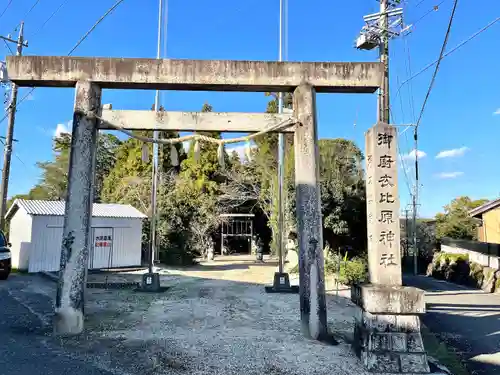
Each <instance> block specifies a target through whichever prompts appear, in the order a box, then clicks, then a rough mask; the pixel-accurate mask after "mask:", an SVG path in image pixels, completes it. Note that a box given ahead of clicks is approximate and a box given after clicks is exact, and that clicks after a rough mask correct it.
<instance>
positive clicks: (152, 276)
mask: <svg viewBox="0 0 500 375" xmlns="http://www.w3.org/2000/svg"><path fill="white" fill-rule="evenodd" d="M162 23H163V0H159V4H158V40H157V42H158V43H157V49H156V58H157V59H160V57H161V36H162ZM154 110H155V111H156V112H158V111H159V110H160V90H156V93H155V104H154ZM159 138H160V134H159V131H158V130H154V131H153V139H154V140H155V141H158V140H159ZM158 154H159V147H158V143H157V142H154V143H153V167H152V176H151V224H150V225H151V228H150V229H151V231H150V241H151V249H150V255H149V262H148V273H146V274H144V275H143V277H142V289H143V290H144V291H148V292H160V291H161V290H162V288H161V286H160V274H159V273H157V272H154V269H153V265H154V257H155V254H156V253H157V251H156V247H157V239H156V220H157V195H158V169H159V165H158V164H159V163H158V159H159V155H158Z"/></svg>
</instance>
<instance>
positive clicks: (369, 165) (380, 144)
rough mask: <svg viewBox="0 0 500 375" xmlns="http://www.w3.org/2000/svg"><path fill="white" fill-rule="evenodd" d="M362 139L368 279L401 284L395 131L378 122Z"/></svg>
mask: <svg viewBox="0 0 500 375" xmlns="http://www.w3.org/2000/svg"><path fill="white" fill-rule="evenodd" d="M365 141H366V175H367V177H366V179H367V181H366V209H367V221H368V223H367V224H368V228H367V229H368V269H369V273H370V282H371V283H372V284H376V285H384V286H401V284H402V273H401V251H400V228H399V195H398V176H397V172H398V166H397V160H398V154H397V130H396V128H394V127H393V126H391V125H388V124H385V123H377V124H376V125H375V126H373V127H372V128H370V129H369V130H368V131H367V132H366V135H365Z"/></svg>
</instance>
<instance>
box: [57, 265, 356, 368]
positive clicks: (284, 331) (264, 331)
mask: <svg viewBox="0 0 500 375" xmlns="http://www.w3.org/2000/svg"><path fill="white" fill-rule="evenodd" d="M275 268H276V266H275V265H273V264H263V265H262V264H255V262H253V260H252V259H251V258H248V259H246V260H245V258H243V260H242V258H241V257H239V258H236V259H231V258H229V259H227V258H225V259H223V260H218V261H216V262H213V263H207V264H205V263H202V264H200V265H199V266H197V267H194V268H189V269H185V270H173V269H168V270H162V271H160V273H161V274H162V285H164V286H169V287H170V289H169V290H167V291H166V292H165V293H162V294H155V295H153V294H143V293H138V292H135V291H132V290H103V289H88V290H87V304H86V311H85V313H86V317H87V320H86V330H85V334H84V335H82V336H81V337H78V338H72V339H64V340H63V341H62V344H63V345H65V346H66V347H68V348H73V349H75V350H79V351H83V352H85V353H86V355H88V356H99V358H100V360H101V361H104V362H105V363H107V365H108V366H109V367H115V366H116V365H117V364H120V366H121V367H123V368H127V369H129V371H130V372H131V373H145V374H246V375H250V374H262V373H266V374H269V375H274V374H276V375H278V374H290V375H294V374H329V375H347V374H349V375H352V374H360V375H364V374H366V372H365V371H364V370H363V368H362V367H361V364H360V362H359V361H358V359H357V358H356V357H355V356H354V354H353V352H352V351H351V348H350V344H349V343H348V342H347V340H346V339H348V337H349V336H350V335H351V334H352V329H353V328H352V323H353V305H352V304H351V303H350V301H349V300H348V299H347V298H346V297H347V296H346V295H345V293H346V292H345V291H344V292H340V295H339V296H335V295H329V296H328V320H329V325H330V328H331V331H332V332H333V334H334V335H335V337H336V338H337V339H339V340H340V341H341V343H340V345H338V346H330V345H326V344H322V343H318V342H315V341H310V340H306V339H304V338H303V337H302V334H301V332H300V321H299V318H300V317H299V314H300V312H299V299H298V295H282V294H271V295H269V294H266V293H265V291H264V288H263V284H268V283H270V281H271V280H272V276H273V273H274V272H275ZM105 277H106V275H103V274H98V275H92V276H91V278H92V281H103V280H104V278H105ZM140 277H141V275H140V272H135V273H132V274H113V275H109V276H108V281H136V280H140ZM293 283H297V281H296V280H293V278H292V284H293ZM342 293H344V295H342Z"/></svg>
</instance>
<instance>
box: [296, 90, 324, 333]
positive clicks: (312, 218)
mask: <svg viewBox="0 0 500 375" xmlns="http://www.w3.org/2000/svg"><path fill="white" fill-rule="evenodd" d="M293 100H294V105H293V108H294V114H295V118H296V119H297V120H298V121H299V123H300V124H299V125H298V126H297V130H296V131H295V137H294V147H295V171H296V175H295V191H296V196H297V209H296V211H297V229H298V231H297V234H298V247H299V259H300V262H299V274H300V281H299V282H300V315H301V323H302V332H303V333H304V335H305V336H309V337H311V338H314V339H321V338H322V337H324V338H326V337H327V333H328V332H327V323H326V298H325V260H324V258H323V230H322V228H323V224H322V216H321V192H320V189H319V149H318V129H317V121H316V93H315V91H314V88H313V87H312V86H310V85H307V84H303V85H300V86H299V87H297V89H296V90H295V92H294V94H293Z"/></svg>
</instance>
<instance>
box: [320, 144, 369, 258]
mask: <svg viewBox="0 0 500 375" xmlns="http://www.w3.org/2000/svg"><path fill="white" fill-rule="evenodd" d="M319 153H320V163H319V168H320V186H321V206H322V213H323V228H324V237H325V241H326V242H328V244H329V245H330V247H331V248H332V249H340V248H345V247H346V246H349V247H351V248H353V250H354V251H353V255H354V254H355V253H361V252H364V251H365V249H366V236H367V233H366V201H365V181H364V173H363V167H362V162H363V153H362V152H361V150H360V149H359V148H358V147H357V146H356V145H355V144H354V142H352V141H349V140H345V139H321V140H320V141H319Z"/></svg>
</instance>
